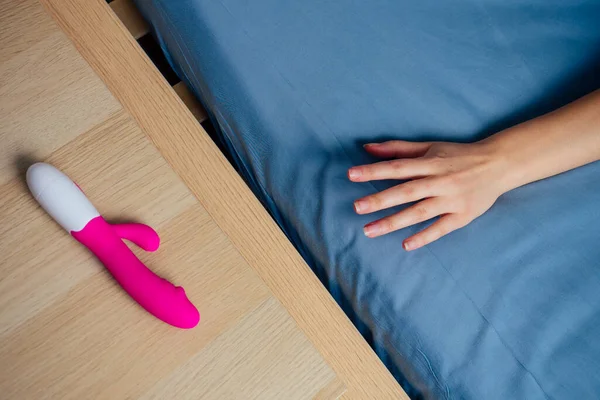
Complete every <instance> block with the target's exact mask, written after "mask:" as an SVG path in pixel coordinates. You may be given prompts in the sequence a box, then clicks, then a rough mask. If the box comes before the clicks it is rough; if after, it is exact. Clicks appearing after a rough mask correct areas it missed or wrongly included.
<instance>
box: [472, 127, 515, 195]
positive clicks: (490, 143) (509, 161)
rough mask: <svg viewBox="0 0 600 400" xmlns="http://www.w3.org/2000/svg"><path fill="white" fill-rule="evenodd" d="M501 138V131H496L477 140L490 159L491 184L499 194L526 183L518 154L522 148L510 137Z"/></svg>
mask: <svg viewBox="0 0 600 400" xmlns="http://www.w3.org/2000/svg"><path fill="white" fill-rule="evenodd" d="M511 136H512V135H511ZM503 139H504V138H503V137H502V135H501V133H498V134H496V135H493V136H491V137H489V138H487V139H484V140H482V141H481V142H479V143H480V144H481V146H482V147H483V148H484V149H485V152H486V153H487V154H488V157H489V159H490V165H491V169H492V171H494V172H493V174H492V175H493V179H494V182H493V185H494V186H495V188H496V190H497V192H499V195H502V194H504V193H506V192H509V191H511V190H513V189H516V188H518V187H519V186H522V185H524V184H525V183H526V182H524V180H525V179H526V178H525V176H524V174H523V172H524V170H525V169H526V166H525V163H524V160H523V158H522V157H521V156H520V153H522V152H523V151H524V149H519V148H518V146H517V145H515V143H514V140H511V139H510V138H506V140H503ZM511 142H513V143H511Z"/></svg>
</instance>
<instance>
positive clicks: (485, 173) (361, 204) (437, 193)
mask: <svg viewBox="0 0 600 400" xmlns="http://www.w3.org/2000/svg"><path fill="white" fill-rule="evenodd" d="M364 147H365V150H366V151H368V152H369V153H371V154H373V155H375V156H377V157H381V158H392V160H390V161H383V162H378V163H374V164H370V165H362V166H357V167H353V168H350V169H349V170H348V177H349V178H350V180H351V181H353V182H368V181H373V180H383V179H399V180H408V181H407V182H404V183H401V184H399V185H397V186H395V187H392V188H390V189H387V190H384V191H382V192H379V193H376V194H373V195H370V196H367V197H364V198H362V199H359V200H356V201H355V202H354V208H355V210H356V212H357V213H358V214H369V213H372V212H375V211H380V210H383V209H386V208H390V207H394V206H397V205H401V204H406V203H411V202H416V203H415V204H414V205H412V206H410V207H408V208H406V209H404V210H402V211H400V212H398V213H396V214H394V215H391V216H388V217H385V218H382V219H380V220H377V221H375V222H371V223H369V224H367V225H365V227H364V232H365V235H366V236H368V237H377V236H381V235H385V234H387V233H390V232H393V231H396V230H398V229H402V228H405V227H408V226H411V225H414V224H417V223H419V222H423V221H427V220H429V219H432V218H435V217H438V216H440V218H439V219H438V220H437V221H435V222H434V223H433V224H432V225H430V226H429V227H427V228H425V229H424V230H422V231H421V232H419V233H417V234H415V235H413V236H411V237H409V238H408V239H406V240H405V241H404V242H403V247H404V249H405V250H408V251H410V250H415V249H418V248H419V247H422V246H424V245H426V244H429V243H431V242H433V241H435V240H437V239H439V238H440V237H442V236H444V235H446V234H448V233H450V232H452V231H454V230H456V229H459V228H461V227H463V226H465V225H467V224H468V223H470V222H471V221H473V220H474V219H475V218H477V217H479V216H480V215H482V214H483V213H484V212H486V211H487V210H488V209H489V208H490V207H491V206H492V205H493V204H494V202H495V201H496V200H497V199H498V197H499V196H500V195H502V193H504V192H505V191H506V188H505V187H504V185H503V183H502V180H503V179H502V177H503V170H504V168H505V167H504V166H503V161H502V157H499V155H498V153H497V152H495V151H494V149H493V148H491V146H489V145H487V144H485V143H483V142H481V143H472V144H459V143H447V142H427V143H417V142H404V141H397V140H396V141H390V142H385V143H378V144H368V145H365V146H364Z"/></svg>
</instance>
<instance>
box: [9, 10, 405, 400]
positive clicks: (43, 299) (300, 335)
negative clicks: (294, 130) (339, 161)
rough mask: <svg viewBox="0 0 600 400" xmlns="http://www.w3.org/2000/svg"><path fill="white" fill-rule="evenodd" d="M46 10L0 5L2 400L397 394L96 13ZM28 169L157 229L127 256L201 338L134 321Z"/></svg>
mask: <svg viewBox="0 0 600 400" xmlns="http://www.w3.org/2000/svg"><path fill="white" fill-rule="evenodd" d="M42 4H43V5H44V6H45V7H46V8H44V6H43V5H41V4H39V2H38V1H36V0H23V1H9V0H3V1H1V2H0V78H1V79H0V140H1V143H2V146H1V148H0V185H1V187H0V221H1V225H0V226H1V228H0V360H1V364H2V365H1V370H0V393H1V397H2V398H7V399H35V398H42V397H43V398H57V399H67V398H73V399H84V398H85V399H88V398H89V399H96V398H107V399H121V398H157V399H167V398H175V399H187V398H189V399H197V398H205V399H254V398H256V399H290V400H291V399H306V398H319V399H335V398H338V397H340V396H342V397H343V398H348V399H350V398H352V399H354V398H364V399H388V398H405V395H404V393H403V392H402V391H401V389H400V387H399V386H398V384H397V383H396V381H395V380H394V379H393V377H392V376H391V375H390V373H389V372H388V371H387V370H386V369H385V367H384V366H383V365H382V363H381V362H380V361H379V359H378V358H377V357H376V356H375V354H374V353H373V352H372V351H371V349H370V348H369V346H368V345H367V343H366V342H365V341H364V340H363V339H362V337H361V336H360V334H359V333H358V332H357V331H356V329H355V328H354V327H353V326H352V324H351V323H350V321H349V320H348V319H347V318H346V317H345V315H344V314H343V313H342V311H341V310H340V309H339V308H338V307H337V305H336V304H335V302H334V301H333V300H332V298H331V297H330V296H329V294H328V293H327V292H326V291H325V289H324V288H323V287H322V286H321V284H320V283H319V281H318V280H317V278H316V277H315V276H314V274H313V273H312V272H311V271H310V269H309V268H308V267H307V266H306V264H305V263H304V261H303V260H302V259H301V257H300V256H299V255H298V253H297V252H296V251H295V250H294V248H293V246H292V245H291V244H290V243H289V242H288V241H287V239H286V238H285V236H284V234H283V233H282V232H281V231H280V230H279V229H278V227H277V226H276V224H275V223H274V222H273V221H272V220H271V218H270V217H269V215H268V214H267V212H266V211H265V210H264V209H263V208H262V206H261V205H260V203H259V202H258V200H256V198H254V197H253V195H252V193H251V192H250V190H249V189H248V188H247V187H246V186H245V184H244V183H243V181H242V180H241V179H240V178H239V177H238V176H237V174H236V173H235V171H234V170H233V168H232V167H231V166H230V165H229V164H228V163H227V161H226V159H225V158H224V156H223V155H222V154H221V153H220V152H219V150H218V149H217V147H216V146H215V145H214V144H213V143H212V141H211V140H210V138H209V137H208V135H207V134H206V133H205V132H204V130H203V129H202V127H201V126H200V125H199V124H198V122H197V120H196V119H195V118H194V116H193V115H192V114H191V113H190V111H189V110H188V109H187V108H186V107H185V106H184V105H183V103H182V102H181V100H180V99H179V97H178V96H177V95H176V94H175V92H174V91H173V90H172V89H171V88H170V87H169V86H168V84H167V83H166V82H165V81H164V79H163V78H162V76H161V75H160V73H159V72H158V71H157V70H156V69H155V68H154V66H153V65H152V64H151V62H150V61H149V60H148V59H147V58H146V56H145V55H144V54H143V52H142V51H141V49H140V48H139V47H138V46H137V44H136V42H135V41H134V40H133V38H132V37H131V36H130V35H129V34H128V33H127V32H126V31H125V29H124V27H123V26H122V25H121V23H120V22H119V21H118V20H117V19H116V17H115V16H114V14H112V12H111V11H110V9H109V7H108V6H107V5H106V3H104V2H103V1H102V0H93V1H92V0H89V1H84V0H79V1H78V0H43V1H42ZM53 18H54V19H53ZM55 21H56V22H55ZM71 41H72V42H73V43H74V44H75V46H73V44H72V43H71ZM42 160H43V161H47V162H49V163H51V164H53V165H55V166H56V167H58V168H60V169H62V170H63V171H64V172H65V173H67V174H68V175H69V176H70V177H71V178H73V179H74V180H75V181H77V182H78V183H79V185H80V186H81V187H82V188H83V189H84V190H85V192H86V194H87V195H88V197H89V198H90V200H91V201H92V202H93V203H94V204H95V205H96V206H97V207H98V209H99V211H100V212H101V213H102V214H103V215H104V216H105V217H106V218H107V219H108V220H112V221H115V220H119V221H124V220H127V221H136V222H143V223H147V224H149V225H150V226H152V227H154V228H155V229H156V230H157V231H158V232H159V234H160V236H161V239H162V244H161V248H160V249H159V250H158V251H157V252H156V253H152V254H150V253H144V252H143V251H141V250H139V249H137V248H134V251H135V252H136V254H138V255H139V256H140V258H141V259H142V260H143V261H144V262H145V263H146V264H147V265H148V266H149V267H150V268H151V269H153V270H154V271H155V272H157V273H158V274H159V275H162V276H165V277H167V278H169V280H171V281H172V282H173V283H175V284H179V285H182V286H184V287H185V288H186V292H187V294H188V296H189V298H190V299H191V300H192V302H193V303H194V304H195V305H196V306H197V307H198V308H199V310H200V313H201V315H202V320H201V322H200V325H199V326H198V327H197V328H195V329H192V330H189V331H184V330H178V329H176V328H172V327H170V326H168V325H166V324H164V323H162V322H160V321H159V320H157V319H155V318H154V317H152V316H151V315H150V314H148V313H146V312H145V311H144V310H143V309H142V308H141V307H139V306H138V305H137V304H136V303H134V302H133V301H132V300H131V299H130V298H129V297H128V296H127V295H126V294H125V293H124V291H122V290H121V289H120V288H119V287H118V285H117V284H116V283H115V282H114V281H113V280H112V278H111V277H110V275H109V274H108V273H107V272H106V271H105V270H104V268H103V267H102V266H101V265H100V264H99V263H98V261H97V260H96V259H95V258H93V256H92V255H91V254H89V253H88V252H87V250H86V249H85V248H84V247H83V246H81V245H80V244H78V243H77V242H76V241H75V240H73V239H72V238H70V237H69V235H68V234H66V233H65V232H64V231H63V230H62V229H61V228H60V227H59V226H58V224H56V223H55V222H54V221H52V220H51V218H50V217H49V216H48V215H47V214H46V213H45V212H44V211H43V210H42V209H41V208H40V207H39V206H38V205H37V203H36V202H35V201H34V199H33V198H32V197H31V195H30V194H29V192H28V190H27V187H26V186H25V184H24V178H23V173H24V170H25V168H26V167H27V166H28V165H29V164H31V163H33V162H35V161H42Z"/></svg>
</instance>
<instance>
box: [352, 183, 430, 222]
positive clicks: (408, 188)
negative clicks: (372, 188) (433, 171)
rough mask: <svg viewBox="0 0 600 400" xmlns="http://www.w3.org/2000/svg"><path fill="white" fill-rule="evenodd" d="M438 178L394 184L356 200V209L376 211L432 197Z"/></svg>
mask: <svg viewBox="0 0 600 400" xmlns="http://www.w3.org/2000/svg"><path fill="white" fill-rule="evenodd" d="M436 182H437V180H435V179H432V178H424V179H418V180H414V181H410V182H406V183H403V184H401V185H397V186H394V187H392V188H390V189H386V190H384V191H381V192H379V193H375V194H372V195H370V196H367V197H363V198H362V199H359V200H356V201H355V202H354V210H355V211H356V213H357V214H369V213H372V212H375V211H380V210H384V209H386V208H390V207H394V206H398V205H400V204H406V203H411V202H413V201H417V200H421V199H424V198H426V197H432V196H434V195H435V194H436V193H435V188H436V187H437V186H439V185H436Z"/></svg>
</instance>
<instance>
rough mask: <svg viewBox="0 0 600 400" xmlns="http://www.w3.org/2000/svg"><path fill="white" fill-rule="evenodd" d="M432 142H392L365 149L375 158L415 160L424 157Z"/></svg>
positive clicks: (369, 145)
mask: <svg viewBox="0 0 600 400" xmlns="http://www.w3.org/2000/svg"><path fill="white" fill-rule="evenodd" d="M432 144H433V143H431V142H406V141H404V140H390V141H389V142H383V143H368V144H365V145H364V146H363V147H364V148H365V150H366V151H368V152H369V153H371V154H372V155H374V156H377V157H382V158H415V157H422V156H423V155H424V154H425V153H427V150H429V148H430V147H431V145H432Z"/></svg>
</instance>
